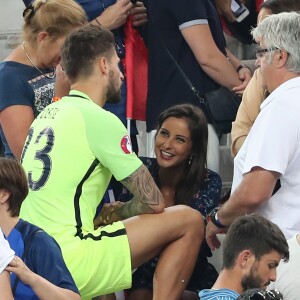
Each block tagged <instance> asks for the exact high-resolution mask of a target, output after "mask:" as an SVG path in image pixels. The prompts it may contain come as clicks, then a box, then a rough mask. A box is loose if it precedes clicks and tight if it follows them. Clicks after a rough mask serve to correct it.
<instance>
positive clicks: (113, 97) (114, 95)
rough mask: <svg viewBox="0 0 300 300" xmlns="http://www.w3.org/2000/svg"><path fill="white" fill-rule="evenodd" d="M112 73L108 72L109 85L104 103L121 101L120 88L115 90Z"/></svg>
mask: <svg viewBox="0 0 300 300" xmlns="http://www.w3.org/2000/svg"><path fill="white" fill-rule="evenodd" d="M114 75H115V74H114V72H113V71H109V83H108V86H107V89H106V95H105V99H106V103H111V104H113V103H119V102H120V101H121V87H120V88H118V89H117V88H116V82H115V79H114V77H115V76H114Z"/></svg>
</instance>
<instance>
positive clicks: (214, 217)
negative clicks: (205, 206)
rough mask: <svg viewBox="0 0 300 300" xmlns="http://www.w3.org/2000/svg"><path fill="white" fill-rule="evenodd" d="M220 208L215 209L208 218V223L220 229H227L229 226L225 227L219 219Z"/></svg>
mask: <svg viewBox="0 0 300 300" xmlns="http://www.w3.org/2000/svg"><path fill="white" fill-rule="evenodd" d="M219 209H220V207H215V208H214V209H213V210H212V211H211V212H210V213H209V214H208V215H207V217H206V220H207V222H209V221H212V223H213V224H214V225H216V226H217V227H218V228H226V227H227V226H225V225H223V224H222V223H221V222H220V220H219V219H218V211H219Z"/></svg>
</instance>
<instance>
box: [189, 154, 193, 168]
mask: <svg viewBox="0 0 300 300" xmlns="http://www.w3.org/2000/svg"><path fill="white" fill-rule="evenodd" d="M192 161H193V155H191V156H190V159H189V166H190V165H191V164H192Z"/></svg>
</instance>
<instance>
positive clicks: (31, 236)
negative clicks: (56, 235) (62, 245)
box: [15, 219, 58, 251]
mask: <svg viewBox="0 0 300 300" xmlns="http://www.w3.org/2000/svg"><path fill="white" fill-rule="evenodd" d="M15 229H16V230H18V231H19V232H20V233H21V235H22V237H23V240H24V243H25V246H26V243H28V242H29V243H32V245H35V246H34V247H31V248H32V250H34V249H35V248H36V247H38V248H41V249H43V250H45V251H47V249H46V248H47V247H45V245H53V244H54V245H55V247H58V244H57V243H56V241H55V240H54V239H53V238H52V237H51V236H50V235H49V234H48V233H47V232H45V231H44V230H43V229H41V228H40V227H38V226H36V225H34V224H32V223H29V222H27V221H24V220H23V219H20V220H19V222H18V224H17V225H16V227H15ZM48 249H49V248H48Z"/></svg>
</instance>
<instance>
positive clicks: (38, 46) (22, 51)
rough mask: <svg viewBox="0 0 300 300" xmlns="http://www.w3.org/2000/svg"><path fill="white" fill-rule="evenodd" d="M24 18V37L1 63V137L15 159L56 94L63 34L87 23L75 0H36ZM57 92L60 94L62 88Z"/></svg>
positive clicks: (26, 10) (19, 155) (9, 153)
mask: <svg viewBox="0 0 300 300" xmlns="http://www.w3.org/2000/svg"><path fill="white" fill-rule="evenodd" d="M23 16H24V26H23V36H24V40H23V42H22V44H21V45H19V46H18V47H17V48H16V49H14V50H13V51H12V52H11V53H10V54H9V55H8V57H6V58H5V60H4V61H3V62H1V63H0V125H1V128H0V136H1V140H2V142H3V144H4V154H5V156H6V157H15V158H16V159H20V157H21V152H22V149H23V145H24V142H25V138H26V136H27V134H28V131H29V127H30V125H31V123H32V121H33V120H34V118H35V117H36V116H37V115H38V114H39V113H40V112H41V111H42V110H43V109H44V107H45V106H47V105H48V104H50V102H51V101H52V98H53V96H54V95H55V93H54V86H55V83H56V77H62V76H56V67H57V66H58V65H59V63H60V47H61V45H62V43H63V42H64V40H65V37H66V36H67V35H68V33H70V32H71V31H73V30H74V29H76V28H78V27H80V26H82V25H84V24H85V23H86V22H87V20H86V15H85V13H84V11H83V10H82V8H81V7H80V6H79V5H78V4H76V2H75V1H73V0H37V1H35V2H34V3H33V4H32V5H29V6H28V7H27V8H26V9H25V10H24V13H23ZM60 71H61V70H60ZM61 72H62V71H61ZM57 86H58V87H59V85H57ZM57 93H58V94H56V96H61V95H59V94H62V93H63V91H62V90H60V91H59V90H58V91H57Z"/></svg>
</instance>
